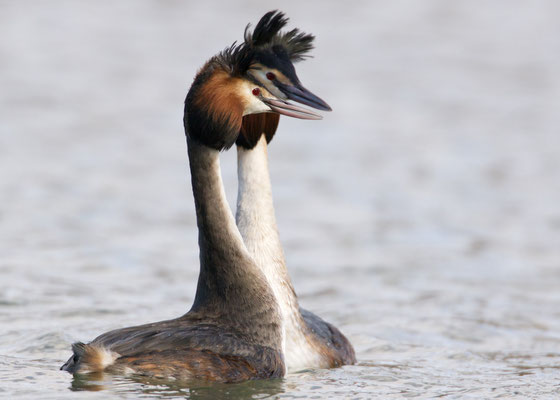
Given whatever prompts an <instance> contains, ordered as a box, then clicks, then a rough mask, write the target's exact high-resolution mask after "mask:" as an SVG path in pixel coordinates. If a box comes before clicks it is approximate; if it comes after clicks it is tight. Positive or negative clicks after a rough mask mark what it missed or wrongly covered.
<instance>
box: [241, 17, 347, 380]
mask: <svg viewBox="0 0 560 400" xmlns="http://www.w3.org/2000/svg"><path fill="white" fill-rule="evenodd" d="M287 22H288V19H287V18H286V17H285V16H284V14H283V13H280V12H269V13H267V14H266V15H265V16H264V17H263V18H262V19H261V21H260V22H259V24H261V25H262V26H266V27H267V28H266V29H260V28H261V26H257V28H256V29H255V33H258V32H261V31H264V32H266V33H267V37H262V36H259V35H256V34H253V35H251V33H250V32H246V34H245V43H247V44H248V45H249V46H251V47H253V48H255V49H258V52H257V53H258V54H267V55H268V57H261V58H260V59H257V61H258V62H257V63H256V64H255V65H254V69H253V70H252V71H251V73H252V74H254V77H255V79H256V81H258V82H259V83H260V84H261V85H263V86H265V87H266V88H267V90H268V91H269V92H271V93H274V94H275V95H276V96H278V97H279V98H282V99H285V100H293V101H297V102H300V103H303V104H306V105H309V106H311V107H314V108H316V109H319V110H324V111H330V110H331V108H330V106H329V105H328V104H327V103H325V102H324V101H323V100H322V99H320V98H318V97H316V96H313V97H310V96H309V95H306V96H303V95H302V93H304V92H308V91H307V90H306V89H305V88H303V86H302V85H301V83H300V81H299V79H298V77H297V75H296V71H295V68H294V66H293V63H294V62H297V61H301V60H302V59H304V57H307V56H308V53H309V51H310V50H311V49H312V48H313V40H314V37H313V36H312V35H309V34H305V33H303V32H300V31H299V30H293V31H290V32H289V33H288V34H281V33H280V30H281V29H282V28H283V27H284V26H285V25H286V24H287ZM273 33H274V34H273ZM286 35H289V36H291V37H298V38H299V40H298V41H297V46H298V50H299V51H297V52H294V51H293V46H294V44H293V43H292V42H291V41H290V40H287V39H286ZM272 55H273V56H272ZM278 60H280V61H278ZM279 118H280V115H279V114H271V113H261V114H251V115H247V116H245V117H243V122H242V129H241V135H240V136H239V138H238V139H237V156H238V160H237V163H238V197H237V212H236V222H237V225H238V227H239V230H240V232H241V235H242V237H243V241H244V242H245V245H246V247H247V249H248V251H249V253H250V254H251V256H252V257H253V259H254V261H255V262H256V264H257V265H258V266H259V267H260V268H261V270H262V272H263V273H264V275H265V276H266V278H267V279H268V283H269V285H270V287H271V288H272V290H273V292H274V296H275V298H276V301H277V302H278V305H279V307H280V314H281V316H282V323H283V327H284V332H285V334H284V343H283V349H284V356H285V362H286V367H287V369H288V371H298V370H303V369H306V368H330V367H338V366H341V365H346V364H354V363H355V362H356V356H355V352H354V349H353V347H352V345H351V343H350V342H349V341H348V339H347V338H346V337H345V336H344V335H343V334H342V333H341V332H340V331H339V330H338V329H337V328H336V327H335V326H333V325H332V324H330V323H328V322H326V321H324V320H323V319H321V318H320V317H318V316H317V315H315V314H313V313H312V312H310V311H307V310H305V309H303V308H301V307H299V303H298V298H297V295H296V292H295V290H294V287H293V285H292V282H291V279H290V276H289V273H288V270H287V268H286V260H285V257H284V252H283V249H282V244H281V242H280V238H279V234H278V227H277V224H276V217H275V212H274V204H273V197H272V188H271V182H270V174H269V169H268V155H267V144H268V143H269V142H270V141H271V140H272V138H273V136H274V134H275V132H276V129H277V127H278V123H279Z"/></svg>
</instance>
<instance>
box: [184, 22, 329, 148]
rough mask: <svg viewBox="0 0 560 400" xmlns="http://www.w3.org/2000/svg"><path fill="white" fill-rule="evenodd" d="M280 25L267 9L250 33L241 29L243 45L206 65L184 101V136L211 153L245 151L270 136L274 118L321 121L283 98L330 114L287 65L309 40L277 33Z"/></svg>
mask: <svg viewBox="0 0 560 400" xmlns="http://www.w3.org/2000/svg"><path fill="white" fill-rule="evenodd" d="M286 23H287V18H285V17H284V14H282V13H280V12H278V11H271V12H269V13H267V14H265V15H264V16H263V17H262V18H261V20H260V21H259V23H258V24H257V26H256V28H255V30H254V31H253V32H251V31H250V30H249V26H247V28H246V30H245V41H244V42H243V43H241V44H239V45H237V44H235V43H234V44H233V45H232V46H230V47H228V48H226V49H225V50H224V51H222V52H221V53H219V54H218V55H216V56H214V57H212V58H211V59H210V60H209V61H207V62H206V64H205V65H204V66H203V67H202V68H201V70H200V71H199V73H198V74H197V75H196V77H195V79H194V82H193V84H192V86H191V88H190V90H189V93H188V94H187V98H186V100H185V115H184V124H185V131H186V133H187V135H188V136H189V137H191V138H193V139H195V140H197V141H199V142H201V143H202V144H204V145H206V146H209V147H212V148H214V149H217V150H224V149H228V148H229V147H231V146H232V145H233V144H234V143H235V142H236V141H238V144H241V145H245V147H249V148H251V147H253V146H254V145H255V144H256V143H257V142H258V139H259V138H260V136H261V135H262V133H263V132H265V133H266V135H267V139H268V140H270V139H271V138H272V135H274V132H275V131H276V127H277V125H278V117H279V115H286V116H290V117H294V118H301V119H321V118H322V117H321V116H320V115H319V114H316V113H314V112H312V111H310V110H308V109H306V108H303V107H300V106H297V105H294V104H291V103H289V102H288V101H287V100H294V101H296V102H299V103H303V104H306V105H308V106H311V107H313V108H317V109H320V110H330V107H329V106H328V105H327V103H325V102H324V101H323V100H321V99H320V98H319V97H317V96H315V95H314V94H313V93H311V92H310V91H308V90H307V89H305V88H304V87H303V86H302V85H301V83H300V81H299V79H298V77H297V75H296V72H295V68H294V66H293V63H292V62H295V61H299V60H301V59H303V58H304V57H306V53H307V52H309V50H311V48H312V42H313V36H312V35H307V34H304V33H300V32H299V30H297V29H294V30H291V31H289V32H287V33H284V34H282V33H280V32H279V31H280V29H281V28H282V27H283V26H285V25H286ZM238 138H239V139H238Z"/></svg>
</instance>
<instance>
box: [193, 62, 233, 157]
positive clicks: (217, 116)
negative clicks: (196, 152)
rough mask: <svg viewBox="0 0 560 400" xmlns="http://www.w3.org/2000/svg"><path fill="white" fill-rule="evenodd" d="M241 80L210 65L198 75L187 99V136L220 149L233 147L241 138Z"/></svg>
mask: <svg viewBox="0 0 560 400" xmlns="http://www.w3.org/2000/svg"><path fill="white" fill-rule="evenodd" d="M239 84H240V79H239V78H235V77H231V76H230V75H229V73H228V72H226V71H224V70H222V69H220V68H219V67H215V66H212V64H211V63H208V64H207V65H206V66H205V67H204V68H203V69H202V70H201V72H200V73H199V74H198V75H197V76H196V78H195V80H194V82H193V85H192V86H191V89H190V90H189V93H188V94H187V98H186V100H185V117H184V123H185V130H186V134H187V135H188V136H189V137H191V138H193V139H195V140H196V141H198V142H200V143H202V144H204V145H206V146H208V147H211V148H213V149H216V150H225V149H228V148H230V147H231V146H232V145H233V144H234V143H235V140H236V139H237V136H238V135H239V130H240V129H241V119H242V117H243V101H242V99H241V97H240V96H239V95H238V94H237V93H236V91H237V90H238V88H239Z"/></svg>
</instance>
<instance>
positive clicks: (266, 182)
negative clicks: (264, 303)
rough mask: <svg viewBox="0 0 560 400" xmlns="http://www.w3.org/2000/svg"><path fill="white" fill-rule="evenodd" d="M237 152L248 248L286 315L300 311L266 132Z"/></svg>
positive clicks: (241, 213) (239, 214) (240, 208)
mask: <svg viewBox="0 0 560 400" xmlns="http://www.w3.org/2000/svg"><path fill="white" fill-rule="evenodd" d="M237 156H238V158H237V173H238V181H239V186H238V194H237V215H236V219H237V226H238V227H239V231H240V232H241V236H243V240H244V242H245V246H246V247H247V250H248V251H249V253H251V255H252V257H253V259H254V260H255V262H256V263H257V265H258V266H259V267H260V268H261V270H262V271H263V273H264V274H265V276H266V278H267V279H268V282H269V284H270V286H271V288H272V289H273V291H274V294H275V296H276V299H277V301H278V303H279V305H280V308H281V310H282V313H283V314H284V317H285V316H286V315H287V314H289V313H293V312H297V313H298V314H299V311H297V310H298V309H299V307H298V302H297V297H296V294H295V292H294V289H293V286H292V283H291V281H290V277H289V274H288V270H287V268H286V262H285V259H284V252H283V250H282V245H281V243H280V237H279V234H278V228H277V225H276V217H275V215H274V204H273V200H272V189H271V184H270V174H269V171H268V154H267V144H266V139H265V137H264V135H262V137H261V138H260V140H259V142H258V143H257V145H256V146H255V147H254V148H253V149H251V150H248V149H245V148H243V147H241V146H238V147H237Z"/></svg>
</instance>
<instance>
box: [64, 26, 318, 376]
mask: <svg viewBox="0 0 560 400" xmlns="http://www.w3.org/2000/svg"><path fill="white" fill-rule="evenodd" d="M260 26H261V28H260V31H259V32H260V33H258V35H261V36H262V37H271V36H273V34H268V33H267V32H266V29H265V28H263V27H262V24H261V25H260ZM294 39H297V38H294ZM260 58H261V55H260V54H259V49H257V48H253V47H251V46H248V45H247V44H246V43H242V44H240V45H235V44H234V45H232V46H231V47H229V48H227V49H226V50H224V51H222V52H221V53H219V54H218V55H216V56H214V57H212V58H211V59H210V60H209V61H208V62H206V64H205V65H204V66H203V67H202V69H201V70H200V71H199V72H198V74H197V75H196V77H195V79H194V82H193V84H192V86H191V88H190V90H189V92H188V94H187V97H186V100H185V114H184V125H185V133H186V139H187V149H188V155H189V165H190V170H191V178H192V189H193V195H194V201H195V206H196V218H197V225H198V230H199V247H200V275H199V279H198V285H197V290H196V296H195V300H194V303H193V305H192V308H191V310H190V311H189V312H188V313H186V314H185V315H183V316H182V317H179V318H177V319H172V320H168V321H161V322H155V323H151V324H146V325H140V326H134V327H129V328H123V329H117V330H114V331H110V332H107V333H104V334H102V335H101V336H98V337H97V338H96V339H94V340H93V341H92V342H90V343H88V344H83V343H75V344H74V345H72V350H73V352H74V354H73V355H72V356H71V357H70V359H69V360H68V361H67V362H66V363H65V364H64V365H63V366H62V367H61V369H62V370H66V371H69V372H72V373H87V372H100V371H107V372H115V373H131V374H140V375H148V376H157V377H164V378H170V377H173V378H177V379H203V380H213V381H221V382H237V381H243V380H247V379H259V378H272V377H280V376H283V375H284V374H285V371H286V368H285V362H284V355H283V346H282V344H283V342H284V338H283V335H284V326H283V321H282V318H281V313H280V311H279V307H278V303H277V301H276V298H275V294H274V292H273V290H272V289H271V288H270V286H269V284H268V280H267V278H266V277H265V276H264V274H263V272H262V271H261V268H260V267H259V266H258V265H257V264H256V263H255V262H254V261H253V259H252V257H251V255H250V254H249V252H248V251H247V249H246V247H245V244H244V243H243V239H242V237H241V235H240V233H239V230H238V228H237V226H236V224H235V220H234V217H233V215H232V212H231V210H230V208H229V206H228V203H227V200H226V197H225V192H224V187H223V184H222V178H221V173H220V164H219V152H220V151H221V150H225V149H228V148H230V147H231V146H232V145H233V144H234V143H235V142H236V140H237V138H238V136H239V133H240V130H241V124H242V118H243V116H246V115H250V114H259V113H269V112H274V113H278V114H284V115H288V116H292V117H297V118H302V119H317V118H318V117H319V116H318V115H317V114H314V113H312V112H311V111H309V110H306V109H304V108H301V107H298V106H295V105H292V104H290V103H288V102H287V101H285V100H284V99H282V98H278V97H276V96H275V95H274V94H273V93H270V92H269V91H268V90H267V89H266V87H265V86H263V85H262V84H259V83H258V81H257V80H256V79H255V78H254V77H253V75H254V74H257V73H258V70H254V71H253V69H254V66H255V64H257V61H256V60H258V59H260ZM269 61H270V62H271V63H273V60H269ZM278 61H279V60H278ZM294 90H295V89H294ZM300 95H302V96H303V97H304V98H305V97H306V96H307V97H308V98H310V99H312V98H314V96H313V95H312V94H311V93H309V92H302V93H301V94H300Z"/></svg>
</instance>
